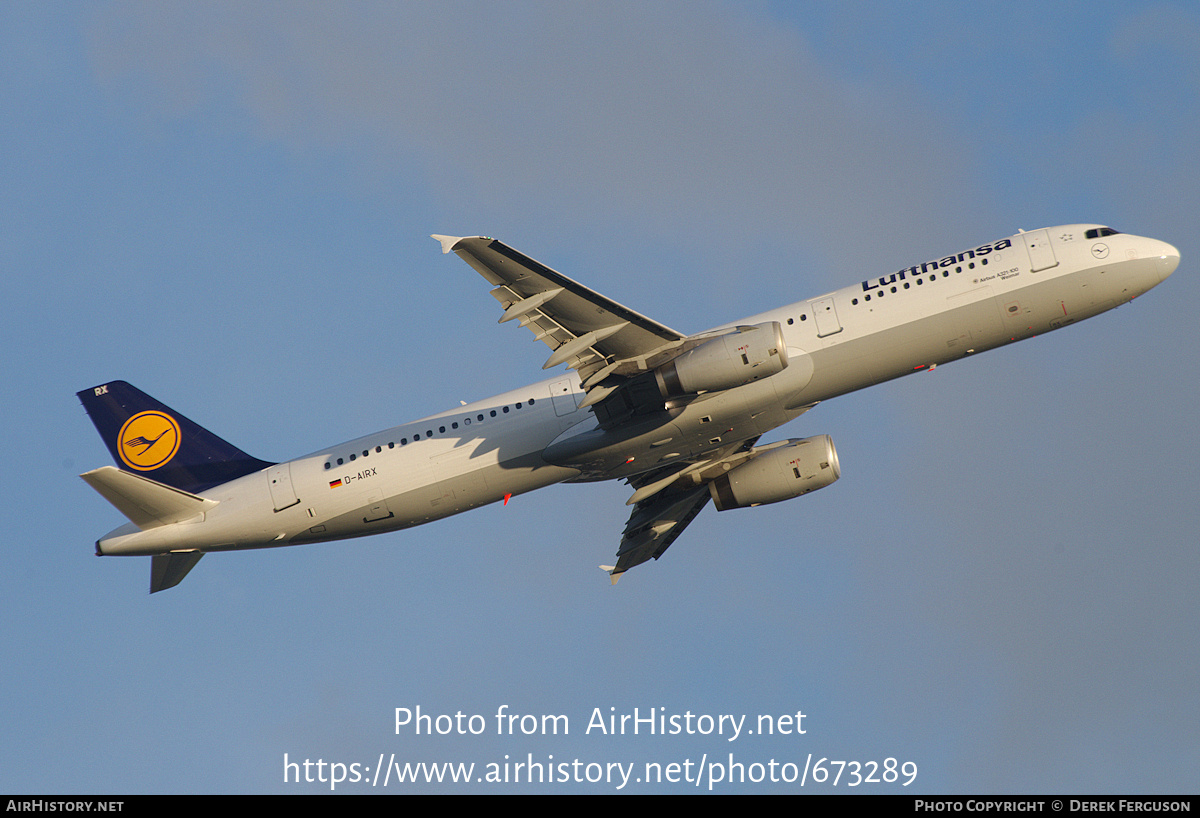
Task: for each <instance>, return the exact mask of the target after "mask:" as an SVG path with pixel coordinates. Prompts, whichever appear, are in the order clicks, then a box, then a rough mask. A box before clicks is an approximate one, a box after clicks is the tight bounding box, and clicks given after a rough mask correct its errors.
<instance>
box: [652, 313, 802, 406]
mask: <svg viewBox="0 0 1200 818" xmlns="http://www.w3.org/2000/svg"><path fill="white" fill-rule="evenodd" d="M787 362H788V361H787V344H786V343H785V342H784V340H783V327H781V326H779V322H778V321H768V322H766V323H765V324H755V325H753V326H747V327H738V328H737V330H735V331H734V332H731V333H729V334H727V335H721V336H718V337H716V338H713V339H712V340H711V341H705V342H704V343H703V344H700V346H698V347H695V348H694V349H689V350H688V351H687V352H685V353H683V354H682V355H680V356H679V357H678V358H674V359H672V360H670V361H668V362H667V363H665V364H663V365H662V366H660V367H658V369H656V370H654V377H655V380H656V381H657V382H658V390H659V392H660V393H661V394H662V396H663V397H664V398H674V397H679V396H680V395H690V394H694V393H696V392H712V391H717V390H721V389H733V388H734V387H736V386H742V385H744V384H747V383H750V382H752V381H757V380H759V379H761V378H769V377H770V376H772V375H774V374H775V373H777V372H781V371H782V370H783V368H784V367H786V366H787Z"/></svg>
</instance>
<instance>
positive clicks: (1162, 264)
mask: <svg viewBox="0 0 1200 818" xmlns="http://www.w3.org/2000/svg"><path fill="white" fill-rule="evenodd" d="M1159 244H1160V247H1159V250H1158V277H1159V280H1160V281H1166V280H1167V276H1169V275H1170V274H1171V273H1173V272H1175V268H1176V267H1178V266H1179V251H1178V250H1176V249H1175V247H1174V246H1173V245H1170V244H1167V243H1166V242H1165V241H1164V242H1159Z"/></svg>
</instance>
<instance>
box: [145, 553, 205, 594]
mask: <svg viewBox="0 0 1200 818" xmlns="http://www.w3.org/2000/svg"><path fill="white" fill-rule="evenodd" d="M203 556H204V552H203V551H182V552H180V553H178V554H156V555H155V556H154V557H153V558H151V560H150V593H152V594H156V593H158V592H159V591H165V590H167V589H168V588H174V587H175V586H176V585H178V584H179V583H181V582H183V578H184V577H186V576H187V575H188V571H190V570H192V568H194V567H195V566H196V563H198V562H200V558H201V557H203Z"/></svg>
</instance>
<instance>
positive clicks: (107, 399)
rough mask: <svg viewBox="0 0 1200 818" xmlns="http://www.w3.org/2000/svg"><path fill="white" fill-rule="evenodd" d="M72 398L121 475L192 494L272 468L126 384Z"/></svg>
mask: <svg viewBox="0 0 1200 818" xmlns="http://www.w3.org/2000/svg"><path fill="white" fill-rule="evenodd" d="M76 394H77V395H78V396H79V400H80V402H82V403H83V408H84V409H86V410H87V413H88V416H89V417H90V418H91V419H92V423H94V424H95V426H96V431H98V432H99V433H100V437H102V438H103V439H104V444H105V445H106V446H108V450H109V452H110V453H111V454H112V457H113V460H114V461H116V464H117V467H118V468H120V469H123V470H125V471H128V472H133V473H134V474H140V475H142V476H143V477H149V478H150V479H152V480H155V481H157V482H159V483H164V484H166V485H168V486H172V487H174V488H177V489H180V490H182V491H186V492H190V493H192V494H196V493H198V492H201V491H204V490H205V489H210V488H212V487H213V486H219V485H221V484H222V483H227V482H229V481H230V480H234V479H236V478H238V477H242V476H243V475H246V474H252V473H253V472H256V471H261V470H262V469H265V468H267V467H268V466H272V465H274V464H273V463H270V462H267V461H265V460H259V459H258V458H256V457H251V456H250V455H248V454H246V453H245V452H243V451H242V450H241V449H239V448H238V447H236V446H234V445H233V444H232V443H228V442H226V441H224V440H222V439H221V438H219V437H217V436H216V435H214V434H213V433H212V432H210V431H208V430H207V429H205V428H204V427H203V426H200V425H198V424H196V423H193V422H192V421H191V420H188V419H187V418H186V417H184V416H183V415H181V414H180V413H179V412H176V411H175V410H174V409H171V408H170V407H169V406H167V405H166V404H163V403H160V402H159V401H157V400H155V399H154V398H152V397H150V396H149V395H147V394H146V393H145V392H143V391H141V390H140V389H138V388H137V387H134V386H131V385H129V384H128V383H126V382H125V381H112V382H110V383H106V384H103V385H101V386H95V387H92V388H91V389H84V390H83V391H82V392H78V393H76Z"/></svg>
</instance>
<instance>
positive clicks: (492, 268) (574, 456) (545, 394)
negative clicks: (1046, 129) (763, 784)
mask: <svg viewBox="0 0 1200 818" xmlns="http://www.w3.org/2000/svg"><path fill="white" fill-rule="evenodd" d="M434 238H435V239H437V240H438V241H440V242H441V244H442V252H444V253H450V252H453V253H455V254H457V255H458V256H459V258H461V259H462V260H463V261H465V262H466V263H467V264H469V265H471V267H473V268H474V269H475V271H476V272H478V273H479V274H480V275H481V276H483V277H484V278H485V279H486V280H487V282H488V283H489V284H490V285H492V288H493V289H492V291H491V293H492V295H493V296H494V297H495V299H496V300H497V301H499V302H500V306H501V308H502V309H503V311H504V313H503V315H502V316H501V317H500V321H501V323H503V322H507V321H515V322H517V323H519V324H520V325H521V326H523V327H527V328H528V329H529V330H531V331H532V332H533V333H534V334H535V336H536V337H537V338H538V339H540V340H542V341H543V342H545V344H546V345H547V346H548V347H549V348H550V350H551V353H550V357H549V358H547V359H546V363H545V366H544V367H543V369H550V368H553V367H555V366H557V365H559V364H566V365H567V366H568V367H569V368H570V369H572V370H574V372H570V373H562V374H560V375H559V376H557V377H554V378H551V379H550V380H546V381H542V382H540V383H536V384H533V385H532V386H526V387H523V388H521V389H516V390H513V391H512V392H506V393H505V394H503V395H497V396H495V397H493V398H488V399H487V400H481V401H478V402H476V403H471V404H465V405H463V406H458V407H455V408H454V409H451V410H449V411H446V412H441V413H439V414H436V415H431V416H429V417H427V418H423V419H421V420H418V421H414V422H412V423H407V424H404V425H402V426H397V427H395V428H393V429H388V430H387V431H383V432H379V433H377V434H373V435H368V436H366V437H361V438H358V439H357V440H351V441H349V442H347V443H342V444H339V445H337V446H330V447H328V448H324V449H320V450H319V451H316V452H314V453H313V454H309V455H305V456H304V457H300V458H298V459H296V460H291V461H288V462H286V463H270V462H266V461H263V460H259V459H257V458H254V457H251V456H250V455H248V454H246V453H245V452H243V451H241V450H240V449H238V448H236V447H235V446H233V445H231V444H229V443H227V442H225V441H224V440H222V439H221V438H219V437H217V436H216V435H214V434H212V433H211V432H209V431H208V430H206V429H203V428H201V427H200V426H198V425H197V424H195V423H193V422H192V421H191V420H189V419H188V418H186V417H184V416H183V415H181V414H180V413H178V412H176V411H175V410H173V409H170V408H168V407H167V406H165V405H164V404H162V403H160V402H158V401H157V400H155V399H154V398H151V397H150V396H148V395H146V394H145V393H143V392H141V391H139V390H137V389H136V388H134V387H133V386H130V385H129V384H127V383H125V382H124V381H113V382H111V383H106V384H103V385H101V386H96V387H93V388H91V389H85V390H84V391H82V392H80V393H78V394H79V398H80V400H81V401H82V402H83V405H84V408H85V409H86V410H87V413H88V415H89V416H91V419H92V422H93V423H95V425H96V428H97V430H98V431H99V432H100V435H101V436H102V437H103V438H104V442H105V443H106V444H107V445H108V448H109V451H110V452H111V454H112V457H113V460H114V461H116V464H117V465H116V467H115V468H114V467H113V466H104V467H102V468H99V469H96V470H94V471H89V472H87V473H86V474H84V475H81V476H82V477H83V479H84V480H86V481H87V483H88V484H89V485H90V486H92V488H94V489H95V490H96V491H98V492H99V493H100V494H101V495H102V496H103V497H104V498H105V499H106V500H108V501H109V502H111V503H112V504H113V505H114V506H116V507H117V508H118V509H119V510H120V511H121V512H122V513H124V514H125V516H126V517H128V518H129V520H130V522H129V523H127V524H125V525H123V526H121V527H120V528H117V529H115V530H113V531H111V532H109V533H108V534H106V535H105V536H104V537H103V538H101V539H100V540H99V541H98V542H97V543H96V554H97V555H109V554H119V555H149V556H151V557H153V559H152V561H151V577H150V592H151V593H154V592H156V591H161V590H163V589H165V588H170V587H172V586H174V585H177V584H178V583H179V582H180V581H181V580H182V579H183V578H184V576H186V575H187V573H188V571H190V570H191V569H192V567H193V566H195V564H196V563H197V562H198V561H199V560H200V558H201V557H202V556H204V555H205V554H207V553H209V552H213V551H233V550H238V549H243V548H270V547H274V546H283V545H299V544H302V543H316V542H325V541H327V540H340V539H345V538H348V537H363V536H366V535H368V534H377V533H379V532H383V531H394V530H396V529H400V528H408V527H409V526H415V525H420V524H421V523H427V522H431V521H433V520H437V519H439V518H442V517H448V516H449V515H451V514H458V513H459V512H461V511H467V510H468V509H472V508H475V507H477V506H482V505H487V504H488V503H494V502H497V501H500V500H502V501H504V502H508V499H509V497H511V496H514V495H517V494H522V493H524V492H527V491H533V490H534V489H538V488H542V487H543V486H548V485H550V484H552V483H559V482H563V481H566V482H589V481H594V480H613V479H624V480H626V481H627V482H628V483H629V485H630V486H631V487H632V489H633V494H632V496H631V497H630V498H629V500H628V504H629V505H632V506H633V511H632V514H631V515H630V517H629V522H628V523H626V525H625V531H624V533H623V535H622V537H621V543H620V546H619V548H618V549H617V559H616V565H614V566H601V567H603V568H604V569H605V570H607V571H608V573H609V574H610V576H611V577H612V581H613V582H614V583H615V582H616V581H617V578H618V577H620V576H621V574H623V573H624V572H625V571H628V570H629V569H630V568H632V567H634V566H635V565H638V564H640V563H642V562H645V561H646V560H648V559H650V558H651V557H653V558H655V559H657V558H658V557H661V556H662V554H663V552H664V551H666V550H667V548H668V547H669V546H670V545H671V543H673V542H674V541H675V538H676V537H678V536H679V534H680V533H681V532H682V531H683V529H684V528H685V527H686V526H687V525H688V523H690V522H691V521H692V520H693V519H694V518H695V517H696V515H697V514H699V513H700V510H701V509H703V508H704V506H705V505H706V504H707V503H708V502H709V500H712V502H713V504H714V505H715V506H716V507H717V509H718V510H719V511H726V510H728V509H731V508H745V507H747V506H757V505H763V504H766V503H775V502H779V501H780V500H788V499H791V498H793V497H799V496H800V495H802V494H807V493H808V492H810V491H815V490H816V489H819V488H824V487H825V486H828V485H829V484H830V483H832V482H833V481H835V480H837V479H838V477H839V476H840V474H841V471H840V466H839V464H838V456H837V450H836V449H834V446H833V441H832V440H830V439H829V437H828V436H827V435H818V436H816V437H808V438H803V439H788V440H778V441H775V442H772V443H765V444H764V443H760V442H759V439H760V437H761V436H762V435H764V434H766V433H767V432H770V431H771V430H772V429H774V428H776V427H777V426H782V425H783V424H785V423H787V422H788V421H790V420H794V419H795V418H797V417H799V416H800V415H802V414H804V413H805V412H807V411H808V410H809V409H811V408H813V407H814V406H816V405H817V403H819V402H820V401H824V400H828V399H830V398H834V397H837V396H838V395H844V394H846V393H847V392H852V391H854V390H856V389H862V388H863V387H866V386H871V385H872V384H877V383H881V382H882V381H886V380H890V379H892V378H897V377H899V376H901V375H907V374H909V373H912V372H918V371H921V370H925V369H932V368H933V367H935V366H941V365H943V364H946V363H949V362H950V361H956V360H958V359H959V358H965V357H967V356H968V355H973V354H976V353H979V352H982V351H984V350H987V349H992V348H994V347H998V346H1002V345H1004V344H1008V343H1011V342H1013V341H1020V340H1022V339H1024V338H1029V337H1031V336H1034V335H1039V334H1042V333H1045V332H1048V331H1050V330H1053V329H1058V328H1059V327H1063V326H1066V325H1067V324H1072V323H1074V322H1076V321H1081V320H1083V319H1084V318H1090V317H1092V316H1093V315H1097V314H1099V313H1102V312H1104V311H1105V310H1110V309H1113V308H1114V307H1117V306H1119V305H1121V304H1124V303H1125V302H1127V301H1129V300H1131V299H1132V298H1134V297H1135V296H1139V295H1141V294H1142V293H1144V292H1146V291H1147V290H1149V289H1150V288H1151V287H1154V286H1155V285H1157V284H1159V283H1160V282H1161V281H1163V280H1164V279H1166V277H1167V276H1169V275H1170V274H1171V273H1172V272H1174V271H1175V268H1176V266H1177V265H1178V264H1179V251H1177V250H1176V249H1175V248H1174V247H1172V246H1171V245H1169V244H1167V243H1165V242H1162V241H1158V240H1156V239H1150V238H1142V237H1139V236H1131V235H1128V234H1124V233H1119V232H1117V231H1116V230H1113V229H1111V228H1108V227H1103V226H1101V225H1093V224H1072V225H1066V226H1063V227H1052V228H1047V229H1041V230H1032V231H1028V232H1025V231H1022V232H1020V233H1018V234H1017V235H1014V236H1009V237H1008V238H1003V239H1000V240H998V241H993V242H989V243H987V244H980V245H977V246H975V247H972V248H971V249H969V250H963V251H962V252H957V253H951V254H949V255H946V256H943V257H941V258H937V259H933V260H931V261H923V262H919V263H917V264H913V265H911V266H908V267H905V268H903V269H901V270H898V271H896V272H894V273H888V274H887V275H884V276H881V277H878V278H869V279H867V280H866V281H862V282H859V283H857V284H854V285H853V286H850V287H846V288H844V289H841V290H837V291H835V292H832V293H827V294H825V295H821V296H818V297H817V298H812V299H809V300H806V301H798V302H796V303H795V304H789V305H788V306H786V307H780V308H779V309H776V310H771V311H770V312H765V313H762V314H761V315H755V316H751V317H750V318H745V319H743V320H741V321H738V322H736V323H730V324H724V325H722V326H719V327H717V328H715V329H711V330H708V331H707V332H701V333H699V334H696V335H685V334H683V333H680V332H676V331H675V330H673V329H670V328H668V327H665V326H663V325H662V324H660V323H658V322H657V321H654V320H653V319H650V318H647V317H645V316H643V315H640V314H639V313H636V312H634V311H633V310H631V309H629V308H628V307H624V306H622V305H620V304H618V303H616V302H614V301H610V300H609V299H607V298H605V297H604V296H602V295H600V294H599V293H596V292H593V291H592V290H590V289H588V288H587V287H584V286H583V285H581V284H578V283H576V282H574V281H572V280H571V279H569V278H567V277H566V276H564V275H562V274H560V273H557V272H555V271H554V270H551V269H550V268H548V267H545V266H543V265H542V264H539V263H538V262H536V261H534V260H533V259H531V258H528V257H527V256H524V255H522V254H521V253H519V252H517V251H516V250H513V249H512V248H511V247H508V246H507V245H505V244H503V243H501V242H499V241H496V240H495V239H491V238H485V237H476V238H454V237H451V236H434Z"/></svg>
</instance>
